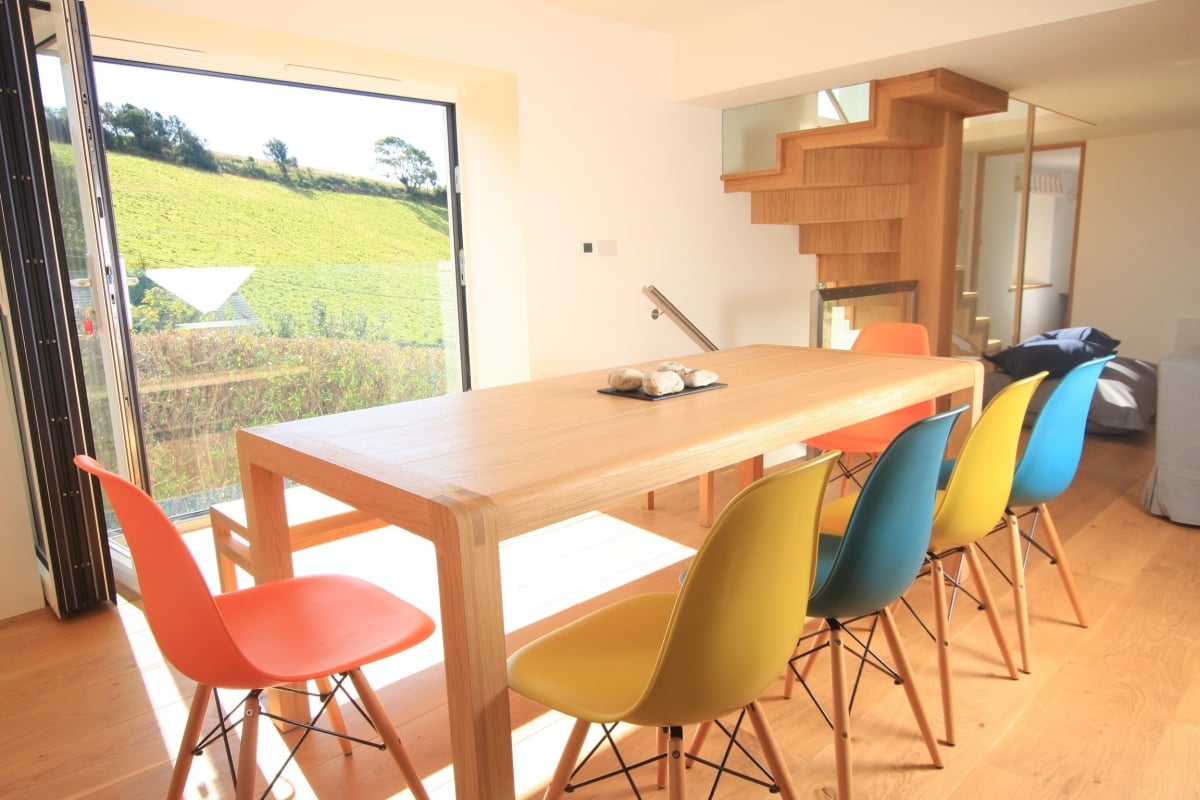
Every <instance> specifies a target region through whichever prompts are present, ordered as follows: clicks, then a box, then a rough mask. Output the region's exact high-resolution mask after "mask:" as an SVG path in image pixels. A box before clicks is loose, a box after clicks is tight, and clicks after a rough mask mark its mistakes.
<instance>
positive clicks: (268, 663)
mask: <svg viewBox="0 0 1200 800" xmlns="http://www.w3.org/2000/svg"><path fill="white" fill-rule="evenodd" d="M213 600H214V601H215V602H216V604H217V608H219V609H220V611H221V616H222V618H223V619H224V620H225V624H226V626H227V627H228V628H229V632H230V634H231V635H232V636H233V638H234V639H235V640H237V642H238V644H239V645H240V647H241V650H242V653H243V654H244V655H245V657H246V660H247V661H248V662H250V664H252V665H253V666H254V667H255V668H257V669H258V670H259V674H258V675H250V676H236V675H225V674H224V672H225V665H224V664H220V663H217V664H212V665H211V669H212V672H210V673H209V674H207V675H204V676H200V677H195V679H196V680H202V682H204V683H208V684H210V685H216V686H222V687H228V688H235V689H255V688H264V687H267V686H273V685H277V684H281V683H292V682H297V681H303V680H308V679H310V678H312V677H313V676H317V675H334V674H338V673H341V672H347V671H349V670H351V669H354V668H356V667H359V666H361V665H362V664H365V663H369V662H372V661H377V660H379V659H381V658H385V657H387V656H390V655H394V654H396V653H399V652H401V651H403V650H406V649H408V648H410V647H412V646H413V645H415V644H418V643H419V642H421V641H423V640H424V639H426V638H428V637H429V636H430V635H431V634H432V633H433V630H434V623H433V620H432V619H430V618H429V617H428V616H427V615H426V614H425V613H424V612H423V611H421V610H420V609H418V608H416V607H415V606H412V605H410V604H409V603H407V602H405V601H404V600H401V599H400V598H398V597H396V596H395V595H393V594H391V593H390V592H387V591H385V590H383V589H381V588H380V587H378V586H375V585H374V584H371V583H368V582H366V581H363V580H360V579H358V578H353V577H350V576H347V575H312V576H304V577H297V578H292V579H290V580H286V581H273V582H270V583H265V584H262V585H260V586H253V587H250V588H248V589H242V590H240V591H236V592H229V593H227V594H222V595H217V596H215V597H214V598H213ZM347 609H355V612H354V613H347ZM280 620H287V626H286V627H285V628H281V627H280V624H279V623H280ZM189 677H192V676H189ZM237 678H242V680H235V679H237Z"/></svg>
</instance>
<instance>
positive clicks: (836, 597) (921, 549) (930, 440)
mask: <svg viewBox="0 0 1200 800" xmlns="http://www.w3.org/2000/svg"><path fill="white" fill-rule="evenodd" d="M967 408H968V407H967V406H965V405H964V406H960V407H958V408H955V409H952V410H950V411H946V412H943V413H941V414H937V415H934V416H931V417H928V418H926V419H923V420H920V421H918V422H915V423H913V424H912V425H910V426H909V427H907V428H905V429H904V430H903V431H901V432H900V433H899V435H897V436H896V437H895V438H894V439H893V440H892V442H891V444H890V445H888V447H887V449H886V450H884V451H883V453H882V454H881V455H880V456H879V458H878V459H877V460H876V463H875V466H874V467H873V468H872V469H871V472H870V474H869V475H868V476H867V479H866V481H865V482H864V483H863V488H862V491H860V492H858V493H856V494H852V495H846V496H845V497H842V498H841V499H839V500H836V501H834V502H833V503H831V504H830V505H828V506H826V507H825V511H824V512H823V513H822V517H821V528H822V533H821V537H820V543H819V549H818V556H817V576H816V584H815V586H816V588H815V589H814V590H813V592H812V594H811V596H810V597H809V600H808V614H809V616H811V617H819V618H821V619H824V620H825V621H826V625H827V626H828V636H829V640H830V645H831V646H830V647H829V657H830V670H831V673H832V676H831V678H832V681H831V683H832V686H833V703H834V708H833V733H834V754H835V758H836V761H837V774H838V793H837V794H838V797H840V798H845V799H846V800H849V798H850V797H851V795H852V792H853V788H852V778H851V769H850V742H851V739H852V737H851V735H850V730H849V728H850V722H849V720H850V707H849V706H850V703H849V698H848V694H847V692H846V686H845V677H844V676H845V673H846V669H845V667H844V664H843V662H844V658H845V653H846V652H847V649H848V648H846V647H843V646H842V640H843V636H844V635H849V636H853V638H854V639H855V641H856V642H857V643H858V645H859V646H860V648H861V652H860V653H858V655H859V657H860V658H862V659H863V661H864V662H868V663H875V664H877V665H885V664H886V662H884V661H883V660H882V659H877V657H876V656H875V655H874V651H873V650H872V648H871V647H870V646H869V642H870V641H871V639H870V637H868V638H867V640H866V642H864V641H863V640H862V639H861V638H860V637H858V636H857V635H854V634H853V633H851V632H848V631H847V630H845V629H844V626H843V624H842V622H843V621H845V620H849V619H858V618H861V617H864V616H876V618H877V620H878V621H879V622H881V623H882V625H883V631H884V635H885V637H886V639H887V642H888V647H889V649H890V650H891V653H892V663H893V664H894V667H886V666H881V667H880V668H881V669H883V670H884V671H887V672H890V673H891V674H892V676H893V677H894V678H895V679H896V681H897V682H898V683H900V684H902V685H903V686H904V690H905V693H906V694H907V696H908V701H909V706H910V707H911V708H912V712H913V718H914V719H915V720H916V722H917V727H918V729H919V730H920V732H921V736H922V738H923V739H924V741H925V746H926V748H927V749H928V750H929V755H930V758H931V759H932V760H933V763H934V765H935V766H938V767H940V766H941V765H942V761H941V756H940V755H939V753H938V748H937V740H936V739H935V738H934V735H933V731H932V729H931V728H930V725H929V721H928V719H927V718H926V716H925V710H924V707H923V706H922V705H921V700H920V696H919V694H918V692H917V690H916V685H915V682H914V680H913V676H912V670H911V669H910V667H909V661H908V656H907V654H906V653H905V651H904V646H903V644H902V642H901V639H900V636H899V633H898V631H897V629H896V623H895V620H894V619H893V617H892V614H891V611H890V608H889V607H890V606H891V605H892V604H893V603H895V602H896V601H897V600H899V599H900V597H901V596H903V594H904V593H905V592H906V591H908V589H909V588H910V587H911V586H912V584H913V581H915V580H916V577H917V575H918V573H919V572H920V570H921V566H922V565H923V564H924V561H925V555H926V552H927V549H928V546H929V533H930V529H931V527H932V525H933V508H934V498H935V495H936V493H937V479H938V468H939V466H940V465H941V463H942V460H943V458H945V454H946V444H947V442H948V440H949V438H950V431H951V429H952V428H953V427H954V423H955V421H956V420H957V419H958V417H959V416H960V415H961V414H962V412H963V411H965V410H966V409H967ZM827 519H828V521H829V522H831V523H832V525H831V526H827V524H826V523H827ZM829 527H832V528H834V530H835V531H837V533H826V532H825V531H826V530H827V529H828V528H829ZM871 630H872V631H874V624H872V628H871ZM820 635H824V633H822V634H820ZM806 638H809V637H806ZM818 641H820V640H818ZM803 649H804V647H803V646H801V647H798V648H797V650H798V651H799V650H803ZM818 649H819V645H818V646H816V647H813V648H812V649H810V650H808V651H805V652H799V653H798V654H797V656H795V657H794V658H793V661H795V660H797V659H799V658H805V659H808V658H810V657H811V656H812V655H814V654H815V653H816V652H818ZM810 666H811V661H806V666H805V672H804V673H801V672H799V671H796V670H795V667H794V666H793V667H791V668H790V669H789V671H788V674H787V682H786V686H785V690H784V694H785V696H788V697H790V696H791V688H792V683H793V680H794V679H795V678H796V677H800V678H801V679H804V678H806V676H807V670H808V669H809V667H810ZM856 685H857V681H856Z"/></svg>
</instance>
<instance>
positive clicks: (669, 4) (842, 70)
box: [539, 0, 1200, 138]
mask: <svg viewBox="0 0 1200 800" xmlns="http://www.w3.org/2000/svg"><path fill="white" fill-rule="evenodd" d="M539 2H542V3H545V4H547V5H552V6H556V7H559V8H563V9H567V10H570V11H575V12H579V13H585V14H590V15H593V16H598V17H602V18H607V19H610V20H614V21H617V22H620V23H624V24H628V25H631V26H634V27H639V28H645V29H648V30H653V31H658V32H662V33H668V34H672V35H675V36H677V37H678V36H683V35H686V34H688V33H689V31H693V30H695V29H696V28H698V27H701V26H705V25H711V24H712V23H714V22H716V23H729V24H731V29H732V23H733V22H734V21H735V20H736V19H737V18H738V17H739V15H742V14H745V13H746V12H748V11H750V10H755V9H757V10H760V11H761V10H762V9H763V8H764V7H769V6H770V5H771V4H772V3H775V4H776V5H777V7H786V8H787V9H788V10H789V11H791V12H792V13H795V12H796V11H797V9H798V8H799V9H800V10H802V7H803V5H804V4H805V3H810V2H811V3H816V2H819V3H820V7H819V8H820V10H819V13H820V15H821V17H822V18H823V19H824V20H825V24H829V22H830V20H831V19H833V20H834V21H837V20H836V15H837V14H839V13H842V14H844V15H845V16H846V17H847V18H844V19H842V20H840V24H844V25H845V26H848V27H852V26H853V25H854V17H853V15H856V14H861V13H862V12H863V4H862V3H853V2H842V3H836V4H834V3H828V2H827V0H791V2H790V3H787V4H780V3H779V2H778V0H539ZM880 2H886V0H880ZM972 2H974V0H959V3H960V7H961V8H962V10H963V12H964V13H970V12H971V10H972V9H971V8H970V5H971V3H972ZM1089 2H1090V3H1092V10H1095V9H1096V8H1099V7H1100V4H1098V0H1085V2H1083V3H1081V4H1077V8H1079V7H1082V9H1083V10H1080V12H1079V13H1083V14H1086V15H1085V16H1077V17H1075V18H1073V19H1068V20H1066V21H1061V22H1053V23H1050V24H1043V25H1037V26H1034V27H1025V28H1022V29H1018V30H1012V31H1009V32H1005V33H998V34H996V35H992V36H986V37H983V38H974V39H971V40H969V41H959V42H954V43H951V44H946V45H943V46H938V47H932V48H929V49H925V50H919V51H914V52H909V53H904V54H902V55H894V51H895V41H894V40H893V41H891V42H887V43H884V42H880V43H879V45H880V46H879V48H878V52H879V53H880V54H881V56H880V57H879V58H878V59H873V60H861V59H860V60H859V61H858V62H857V63H853V64H844V63H832V62H831V63H829V64H828V67H827V68H825V69H821V70H816V71H814V72H813V74H812V75H811V78H812V80H813V82H815V83H816V84H817V85H808V86H805V83H804V79H805V77H806V76H794V75H778V76H775V79H776V80H777V81H778V82H779V83H780V85H786V86H787V87H788V89H789V93H793V94H798V93H801V91H814V90H816V89H820V88H826V87H832V86H838V85H845V84H848V83H856V82H861V81H864V80H870V79H873V78H888V77H893V76H896V75H905V74H909V73H912V72H918V71H922V70H926V69H932V68H935V67H944V68H947V69H951V70H954V71H955V72H959V73H961V74H963V75H966V76H968V77H971V78H974V79H976V80H980V81H983V82H984V83H987V84H990V85H992V86H995V87H997V88H1000V89H1004V90H1006V91H1008V92H1009V94H1010V96H1012V97H1014V98H1017V99H1020V100H1023V101H1025V102H1028V103H1033V104H1036V105H1039V106H1042V107H1044V108H1048V109H1052V110H1054V111H1057V112H1058V113H1060V114H1064V115H1067V116H1070V117H1074V118H1076V119H1079V120H1083V121H1085V122H1087V123H1091V125H1090V126H1088V127H1086V128H1083V129H1080V130H1078V131H1077V132H1075V133H1074V134H1073V138H1082V137H1087V138H1091V137H1094V136H1112V135H1124V134H1133V133H1143V132H1148V131H1154V130H1171V129H1182V128H1196V127H1200V0H1152V2H1139V0H1130V2H1137V3H1138V4H1136V5H1131V6H1128V7H1125V8H1117V9H1116V10H1110V11H1103V12H1101V13H1089V11H1088V10H1086V7H1087V5H1088V3H1089ZM937 5H938V4H936V3H923V4H922V3H920V2H914V3H911V7H912V9H913V14H915V15H917V16H918V17H919V16H920V14H921V13H922V9H923V8H926V9H930V10H931V11H932V10H935V6H937ZM988 5H989V7H990V8H991V9H993V10H994V9H996V8H1004V9H1005V10H1007V9H1008V8H1014V7H1015V6H1016V5H1019V3H1013V2H1011V0H1010V2H1009V3H1000V2H998V0H989V2H988ZM1112 5H1113V4H1112V3H1108V4H1106V7H1111V6H1112ZM944 8H945V7H944V4H943V6H942V11H943V12H944ZM814 9H816V6H815V5H814ZM814 13H816V12H815V11H814ZM831 15H834V16H833V17H831ZM930 16H931V17H932V14H931V15H930ZM938 19H942V20H944V19H945V17H944V14H943V15H942V16H940V17H938V18H931V19H929V20H928V25H937V24H938ZM916 22H917V23H918V24H922V23H923V21H922V20H920V19H917V20H916ZM731 38H732V35H731ZM715 57H717V58H719V57H720V56H719V55H718V56H715ZM797 87H800V91H797V90H796V88H797ZM761 95H762V87H761V86H760V87H757V88H756V87H745V91H744V96H745V97H746V98H748V99H747V102H757V101H758V100H761V99H763V98H762V96H761ZM719 104H720V105H721V106H723V107H726V108H728V107H732V106H735V105H740V104H741V103H740V102H739V94H738V93H737V92H731V93H725V94H723V95H722V96H721V98H720V100H719Z"/></svg>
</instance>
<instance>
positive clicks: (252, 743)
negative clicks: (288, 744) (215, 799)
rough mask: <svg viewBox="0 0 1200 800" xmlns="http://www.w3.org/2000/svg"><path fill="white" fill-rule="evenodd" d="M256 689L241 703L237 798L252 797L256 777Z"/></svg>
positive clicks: (259, 698)
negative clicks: (240, 740) (240, 742)
mask: <svg viewBox="0 0 1200 800" xmlns="http://www.w3.org/2000/svg"><path fill="white" fill-rule="evenodd" d="M261 699H262V698H261V693H260V692H259V691H257V690H255V691H253V692H251V693H250V694H249V696H247V697H246V702H245V703H244V704H243V705H242V733H241V736H242V745H241V747H240V748H239V749H238V766H237V800H253V799H254V783H255V780H256V779H257V778H258V720H259V716H260V713H261V711H262V707H261V706H260V705H259V703H260V702H261Z"/></svg>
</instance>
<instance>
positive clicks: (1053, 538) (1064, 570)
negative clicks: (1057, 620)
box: [1038, 503, 1088, 628]
mask: <svg viewBox="0 0 1200 800" xmlns="http://www.w3.org/2000/svg"><path fill="white" fill-rule="evenodd" d="M1038 514H1039V515H1040V516H1041V518H1042V522H1043V523H1044V524H1045V527H1046V544H1047V546H1048V547H1049V548H1050V552H1051V554H1053V556H1054V561H1055V563H1056V565H1057V566H1058V577H1059V578H1061V579H1062V585H1063V588H1064V589H1066V590H1067V597H1068V598H1070V600H1071V607H1072V608H1074V609H1075V618H1076V619H1078V620H1079V625H1080V627H1083V628H1086V627H1087V626H1088V621H1087V615H1086V614H1084V611H1083V602H1082V601H1081V600H1080V599H1079V587H1077V586H1076V585H1075V576H1074V575H1073V574H1072V573H1071V568H1070V566H1068V565H1067V553H1066V551H1065V550H1063V546H1062V540H1061V539H1059V538H1058V530H1057V529H1056V528H1055V527H1054V520H1053V519H1051V517H1050V509H1049V508H1047V507H1046V504H1045V503H1042V504H1041V505H1039V506H1038Z"/></svg>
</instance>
